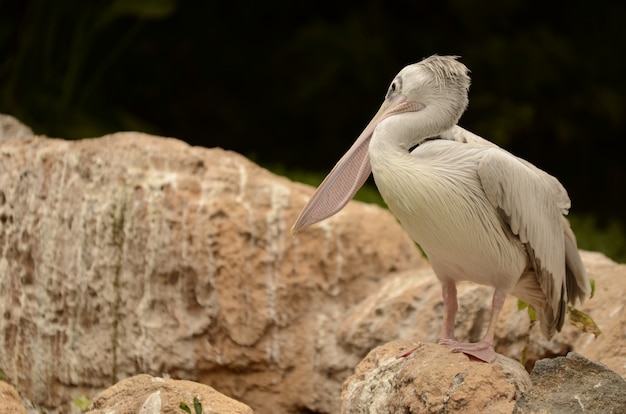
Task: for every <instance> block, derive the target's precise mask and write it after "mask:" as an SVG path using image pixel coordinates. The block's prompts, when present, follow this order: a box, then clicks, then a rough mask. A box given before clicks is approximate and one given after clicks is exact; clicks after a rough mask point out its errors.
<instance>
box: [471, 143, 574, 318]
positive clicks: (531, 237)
mask: <svg viewBox="0 0 626 414" xmlns="http://www.w3.org/2000/svg"><path fill="white" fill-rule="evenodd" d="M478 175H479V177H480V180H481V183H482V185H483V188H484V190H485V193H486V195H487V198H488V199H489V201H490V202H491V203H492V205H493V206H494V207H496V208H497V209H499V210H501V211H502V212H503V213H504V214H503V216H504V217H505V219H506V220H508V224H509V225H510V227H511V231H512V232H513V233H514V234H516V235H517V236H518V237H519V238H520V240H521V241H522V243H524V244H525V245H526V246H527V250H528V253H529V258H530V261H531V263H532V264H533V266H534V268H535V272H536V274H537V279H538V282H539V285H540V286H541V290H542V291H543V293H544V295H545V297H546V300H547V301H548V304H549V305H550V307H551V308H552V310H553V312H554V315H555V317H556V318H557V321H558V325H557V326H558V327H559V328H560V326H559V325H562V319H563V317H564V311H565V309H564V307H565V303H566V302H567V292H566V291H565V277H566V270H565V266H566V258H565V240H564V230H563V221H562V220H563V214H564V213H566V212H567V208H569V203H570V200H569V197H568V196H567V192H566V191H565V189H564V188H563V186H562V185H561V184H560V183H559V181H558V180H557V179H556V178H554V177H552V176H550V175H548V174H547V173H545V172H543V171H541V170H539V169H538V168H537V167H535V166H533V165H532V164H530V163H528V162H526V161H523V160H521V159H519V158H517V157H515V156H513V155H511V154H510V153H508V152H506V151H504V150H502V149H500V148H497V147H494V148H493V149H489V150H488V151H486V152H485V155H484V157H483V158H482V160H481V162H480V164H479V166H478Z"/></svg>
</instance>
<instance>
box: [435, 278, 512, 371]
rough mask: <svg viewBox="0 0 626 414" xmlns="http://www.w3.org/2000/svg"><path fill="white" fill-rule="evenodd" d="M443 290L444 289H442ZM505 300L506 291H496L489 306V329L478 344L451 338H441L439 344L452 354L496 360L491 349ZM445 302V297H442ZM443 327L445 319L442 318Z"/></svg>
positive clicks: (487, 360)
mask: <svg viewBox="0 0 626 414" xmlns="http://www.w3.org/2000/svg"><path fill="white" fill-rule="evenodd" d="M444 289H445V288H444ZM505 299H506V291H503V290H500V289H496V291H495V292H494V294H493V300H492V304H491V319H490V320H489V327H488V328H487V333H485V336H484V337H483V339H482V340H481V341H480V342H476V343H464V342H457V341H455V340H454V339H451V338H445V337H444V338H442V339H441V340H440V341H439V343H440V344H441V345H444V346H446V347H448V348H450V349H451V350H452V351H454V352H463V353H464V354H466V355H471V356H473V357H475V358H478V359H480V360H481V361H485V362H493V361H495V359H496V352H495V351H494V349H493V343H494V338H495V334H496V324H497V322H498V316H499V315H500V311H501V310H502V306H503V305H504V300H505ZM444 302H445V295H444ZM444 327H445V317H444Z"/></svg>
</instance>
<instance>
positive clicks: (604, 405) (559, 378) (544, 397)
mask: <svg viewBox="0 0 626 414" xmlns="http://www.w3.org/2000/svg"><path fill="white" fill-rule="evenodd" d="M531 380H532V382H533V387H532V389H531V390H530V391H529V392H527V393H526V394H524V396H523V397H522V398H520V399H519V400H518V401H517V403H516V404H515V411H514V412H515V413H519V414H523V413H552V414H561V413H562V414H574V413H590V414H596V413H597V414H618V413H619V414H621V413H626V381H624V379H623V378H622V377H620V376H619V375H617V374H616V373H615V372H613V371H611V370H609V369H608V368H607V367H606V366H604V365H602V364H598V363H596V362H592V361H589V360H588V359H587V358H584V357H583V356H582V355H579V354H576V353H573V352H572V353H569V354H568V355H567V357H557V358H553V359H542V360H541V361H537V363H536V364H535V368H534V369H533V371H532V373H531Z"/></svg>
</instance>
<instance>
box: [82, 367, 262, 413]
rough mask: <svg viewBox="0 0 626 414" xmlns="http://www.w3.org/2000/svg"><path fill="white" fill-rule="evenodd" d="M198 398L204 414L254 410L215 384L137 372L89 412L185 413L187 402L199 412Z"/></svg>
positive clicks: (100, 397)
mask: <svg viewBox="0 0 626 414" xmlns="http://www.w3.org/2000/svg"><path fill="white" fill-rule="evenodd" d="M194 398H197V399H198V401H199V402H200V403H201V404H202V412H203V413H204V414H252V412H253V411H252V409H251V408H250V407H248V406H247V405H245V404H242V403H240V402H238V401H235V400H233V399H232V398H228V397H226V396H225V395H223V394H220V393H219V392H217V391H216V390H214V389H213V388H211V387H209V386H207V385H202V384H198V383H197V382H192V381H181V380H173V379H163V378H158V377H151V376H150V375H145V374H143V375H137V376H135V377H131V378H127V379H125V380H122V381H120V382H118V383H117V384H115V385H114V386H112V387H111V388H108V389H106V390H105V391H103V392H101V393H100V394H98V395H97V396H96V397H95V398H94V400H93V401H92V402H91V405H90V406H89V409H88V410H87V412H86V414H108V413H140V414H181V413H184V411H183V410H182V409H181V408H180V403H181V402H184V403H185V404H187V406H188V407H189V408H190V410H191V412H192V413H193V412H195V410H194V405H193V401H194Z"/></svg>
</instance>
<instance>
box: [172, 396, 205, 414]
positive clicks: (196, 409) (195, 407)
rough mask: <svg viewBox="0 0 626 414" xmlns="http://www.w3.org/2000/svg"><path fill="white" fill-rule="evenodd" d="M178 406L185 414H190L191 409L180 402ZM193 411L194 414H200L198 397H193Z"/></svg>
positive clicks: (200, 408)
mask: <svg viewBox="0 0 626 414" xmlns="http://www.w3.org/2000/svg"><path fill="white" fill-rule="evenodd" d="M178 406H179V407H180V409H181V410H183V411H184V412H186V413H187V414H191V409H190V408H189V406H188V405H187V404H186V403H184V402H181V403H180V404H179V405H178ZM193 410H194V413H195V414H202V403H201V402H200V400H199V399H198V397H193Z"/></svg>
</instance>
